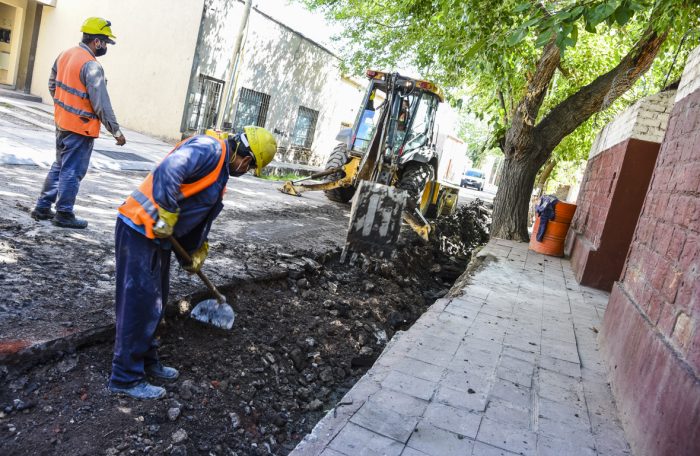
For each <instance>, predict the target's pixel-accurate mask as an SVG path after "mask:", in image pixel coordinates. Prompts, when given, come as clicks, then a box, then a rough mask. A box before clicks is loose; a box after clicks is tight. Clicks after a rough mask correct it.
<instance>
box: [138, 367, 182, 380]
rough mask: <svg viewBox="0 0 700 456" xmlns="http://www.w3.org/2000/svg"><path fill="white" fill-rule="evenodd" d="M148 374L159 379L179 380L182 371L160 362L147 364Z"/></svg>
mask: <svg viewBox="0 0 700 456" xmlns="http://www.w3.org/2000/svg"><path fill="white" fill-rule="evenodd" d="M146 375H148V376H149V377H153V378H157V379H159V380H177V378H178V377H179V376H180V372H178V370H177V369H175V368H174V367H168V366H163V365H162V364H160V363H156V364H151V365H150V366H146Z"/></svg>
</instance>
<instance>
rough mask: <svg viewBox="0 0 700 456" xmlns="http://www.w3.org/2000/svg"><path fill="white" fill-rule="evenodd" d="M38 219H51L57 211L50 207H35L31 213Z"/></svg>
mask: <svg viewBox="0 0 700 456" xmlns="http://www.w3.org/2000/svg"><path fill="white" fill-rule="evenodd" d="M29 215H31V216H32V218H33V219H34V220H36V221H39V220H51V219H52V218H53V217H54V216H55V215H56V213H55V212H54V211H52V210H51V208H50V207H35V208H34V209H33V210H32V212H31V213H30V214H29Z"/></svg>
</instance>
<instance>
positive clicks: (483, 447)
mask: <svg viewBox="0 0 700 456" xmlns="http://www.w3.org/2000/svg"><path fill="white" fill-rule="evenodd" d="M516 454H517V453H512V452H510V451H508V450H504V449H502V448H496V447H495V446H492V445H488V444H486V443H483V442H474V449H473V450H472V456H515V455H516Z"/></svg>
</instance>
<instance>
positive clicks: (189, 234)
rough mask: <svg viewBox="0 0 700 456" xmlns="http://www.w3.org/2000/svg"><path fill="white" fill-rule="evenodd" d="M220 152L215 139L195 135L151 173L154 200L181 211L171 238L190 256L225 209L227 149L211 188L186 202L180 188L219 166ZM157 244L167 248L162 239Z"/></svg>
mask: <svg viewBox="0 0 700 456" xmlns="http://www.w3.org/2000/svg"><path fill="white" fill-rule="evenodd" d="M220 149H221V146H220V144H219V141H218V140H217V139H215V138H212V137H211V136H207V135H197V136H194V137H192V138H190V139H188V140H187V141H186V142H185V143H183V144H181V145H180V147H178V148H177V149H175V150H174V151H173V152H172V153H170V154H169V155H168V156H167V157H165V159H163V161H162V162H161V163H160V164H159V165H158V166H157V167H156V169H155V170H154V171H153V199H155V201H156V203H157V204H158V206H160V207H161V208H163V209H165V210H166V211H168V212H177V210H178V209H180V215H179V217H178V220H177V223H176V224H175V230H174V233H173V235H174V237H175V238H176V239H177V240H178V241H180V243H181V244H182V246H183V247H184V248H185V250H187V251H189V252H193V251H195V250H197V249H198V248H199V247H200V246H201V245H202V244H203V243H204V241H206V240H207V236H208V235H209V229H210V228H211V224H212V222H213V221H214V219H215V218H216V217H217V216H218V215H219V213H220V212H221V209H223V207H224V205H223V203H222V200H223V195H224V189H225V188H226V183H227V182H228V178H229V174H228V162H229V154H230V151H229V150H228V149H229V147H227V148H226V149H227V151H226V157H225V159H224V166H223V167H222V169H221V172H220V173H219V176H218V177H217V179H216V181H214V183H213V184H212V185H210V186H209V187H207V188H205V189H204V190H202V191H200V192H199V193H196V194H194V195H192V196H190V197H189V198H184V197H183V196H182V194H181V192H180V186H181V185H182V184H190V183H193V182H196V181H198V180H199V179H202V178H203V177H204V176H206V175H207V174H209V173H211V172H212V171H213V170H214V169H215V168H216V165H217V164H218V163H219V158H220V155H219V154H220V152H219V150H220ZM119 217H121V219H122V220H124V222H126V224H127V225H129V226H130V227H131V228H133V229H135V230H137V231H139V232H140V233H141V234H145V231H144V229H143V227H142V226H139V225H135V224H134V223H133V222H132V221H131V220H129V219H128V218H127V217H125V216H124V215H122V214H120V215H119ZM156 241H160V242H161V245H163V246H164V247H165V248H167V247H169V245H165V241H164V240H162V239H160V240H158V239H156Z"/></svg>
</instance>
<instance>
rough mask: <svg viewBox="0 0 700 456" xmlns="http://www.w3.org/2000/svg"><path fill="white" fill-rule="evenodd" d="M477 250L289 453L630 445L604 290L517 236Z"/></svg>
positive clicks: (415, 455)
mask: <svg viewBox="0 0 700 456" xmlns="http://www.w3.org/2000/svg"><path fill="white" fill-rule="evenodd" d="M478 256H479V257H481V258H482V259H483V261H484V264H483V266H482V267H481V268H480V269H479V270H478V271H477V272H476V273H475V275H474V276H473V277H472V278H471V279H469V283H471V284H470V285H464V284H462V285H461V286H462V287H463V288H462V293H461V296H459V297H456V298H449V299H441V300H439V301H438V302H436V303H435V304H434V305H433V306H432V307H431V308H430V309H429V310H428V312H426V313H425V314H424V315H423V316H422V317H421V318H420V319H419V320H418V321H417V322H416V323H415V324H414V325H413V327H411V329H410V330H408V331H407V332H404V333H398V334H397V335H396V336H395V337H394V339H392V341H391V342H390V344H389V345H388V346H387V348H386V350H385V351H384V353H383V354H382V356H381V357H380V358H379V360H378V361H377V363H376V364H375V365H374V367H373V368H372V369H371V370H370V371H369V372H368V373H367V375H365V376H364V377H363V378H362V379H361V380H360V381H359V382H358V383H357V384H356V385H355V386H354V387H353V389H352V390H350V391H349V392H348V393H347V395H346V396H345V397H344V398H343V399H342V400H341V402H340V403H339V404H338V405H337V406H336V408H335V409H333V410H331V411H329V413H328V414H327V415H326V416H325V418H323V420H321V421H320V422H319V423H318V424H317V425H316V427H315V428H314V430H313V432H312V433H311V434H309V435H307V436H306V437H305V438H304V440H303V441H302V442H301V443H300V444H299V445H298V446H297V448H296V449H295V450H294V451H293V452H292V453H291V454H292V455H293V456H300V455H317V454H320V455H323V456H342V455H347V456H358V455H388V456H394V455H403V456H426V455H428V456H450V455H460V456H465V455H476V456H491V455H512V454H524V455H535V454H538V455H621V454H630V450H629V447H628V445H627V442H626V440H625V436H624V432H623V431H622V428H621V425H620V423H619V421H618V419H617V416H616V414H617V412H616V408H615V404H614V401H613V397H612V394H611V392H610V387H609V385H608V384H607V382H606V371H605V367H604V365H603V362H602V361H601V359H600V355H599V353H598V348H597V343H596V335H597V332H598V328H599V327H600V321H601V319H602V317H603V312H604V310H605V306H606V304H607V301H608V295H607V293H603V292H600V291H597V290H594V289H590V288H586V287H579V286H578V284H577V283H576V281H575V279H574V277H573V274H572V272H571V267H570V265H569V262H568V261H567V260H560V259H558V258H552V257H545V256H543V255H540V254H536V253H534V252H530V251H528V250H527V244H524V243H515V242H510V241H502V240H495V241H491V242H490V243H489V244H488V245H487V246H486V247H485V248H484V249H483V250H482V251H481V252H480V253H479V255H478ZM459 286H460V285H456V287H459ZM456 291H459V290H456ZM458 294H459V293H458Z"/></svg>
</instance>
